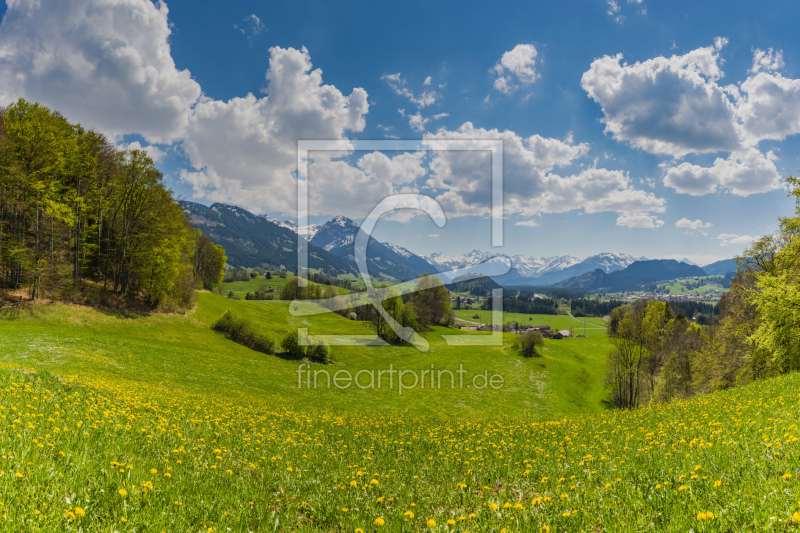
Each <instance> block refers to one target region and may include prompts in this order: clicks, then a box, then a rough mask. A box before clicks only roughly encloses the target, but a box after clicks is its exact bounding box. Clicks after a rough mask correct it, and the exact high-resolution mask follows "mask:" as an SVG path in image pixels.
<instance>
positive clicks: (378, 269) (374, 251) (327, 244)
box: [311, 216, 438, 281]
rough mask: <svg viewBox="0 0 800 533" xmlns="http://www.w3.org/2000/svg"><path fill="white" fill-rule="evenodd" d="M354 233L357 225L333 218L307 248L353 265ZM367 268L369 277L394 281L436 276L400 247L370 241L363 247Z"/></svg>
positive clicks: (340, 218) (425, 262) (317, 233)
mask: <svg viewBox="0 0 800 533" xmlns="http://www.w3.org/2000/svg"><path fill="white" fill-rule="evenodd" d="M358 230H359V226H358V224H356V223H355V222H353V221H352V220H350V219H349V218H347V217H344V216H337V217H334V218H333V219H331V220H329V221H328V222H326V223H325V224H322V225H321V226H319V228H317V230H316V232H315V234H314V237H313V238H312V239H311V244H312V245H314V246H317V247H319V248H322V249H323V250H325V251H327V252H329V253H331V254H333V255H335V256H337V257H339V258H341V259H343V260H345V261H347V262H348V263H350V264H352V265H355V256H354V255H353V254H354V247H355V242H356V235H358ZM367 267H368V268H369V273H370V275H372V276H375V277H379V278H383V279H387V280H398V281H399V280H407V279H414V278H416V277H419V276H421V275H422V274H436V273H437V272H438V269H437V268H436V267H435V266H433V265H432V264H430V263H429V262H428V261H426V260H425V259H424V258H422V257H420V256H418V255H416V254H414V253H412V252H410V251H408V250H406V249H405V248H403V247H402V246H397V245H395V244H390V243H383V242H380V241H378V240H376V239H373V238H372V237H370V239H369V242H368V244H367Z"/></svg>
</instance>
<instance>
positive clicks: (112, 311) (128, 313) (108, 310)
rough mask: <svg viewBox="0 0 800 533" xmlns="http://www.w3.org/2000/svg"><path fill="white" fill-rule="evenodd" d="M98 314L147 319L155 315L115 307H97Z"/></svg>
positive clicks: (148, 312)
mask: <svg viewBox="0 0 800 533" xmlns="http://www.w3.org/2000/svg"><path fill="white" fill-rule="evenodd" d="M95 309H96V310H97V312H98V313H102V314H104V315H106V316H109V317H112V318H126V319H134V318H147V317H149V316H150V315H152V314H153V313H152V312H150V311H143V310H139V309H137V310H134V309H116V308H113V307H95Z"/></svg>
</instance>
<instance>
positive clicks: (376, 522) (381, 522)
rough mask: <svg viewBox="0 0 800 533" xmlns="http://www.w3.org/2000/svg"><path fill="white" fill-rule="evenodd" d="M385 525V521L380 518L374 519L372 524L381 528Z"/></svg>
mask: <svg viewBox="0 0 800 533" xmlns="http://www.w3.org/2000/svg"><path fill="white" fill-rule="evenodd" d="M385 523H386V520H384V519H383V518H381V517H380V516H379V517H378V518H376V519H375V522H374V524H375V525H376V526H382V525H384V524H385Z"/></svg>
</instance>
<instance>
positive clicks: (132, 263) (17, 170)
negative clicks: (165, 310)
mask: <svg viewBox="0 0 800 533" xmlns="http://www.w3.org/2000/svg"><path fill="white" fill-rule="evenodd" d="M224 264H225V255H224V251H223V250H222V249H221V248H219V247H217V246H216V245H214V244H213V243H211V242H210V241H209V240H207V239H205V238H203V237H202V236H201V235H200V234H199V232H197V231H195V230H193V229H192V227H191V225H190V224H189V222H188V221H187V219H186V217H185V215H184V212H183V210H182V209H181V206H180V205H179V204H178V202H176V201H175V199H174V198H173V196H172V193H171V192H170V191H169V189H167V188H166V187H165V186H164V184H163V181H162V175H161V173H160V172H159V171H158V169H156V167H155V165H154V163H153V161H152V159H151V158H150V157H148V156H147V154H146V153H145V152H143V151H140V150H130V151H126V150H120V149H118V148H115V147H114V146H113V145H112V144H111V143H110V142H109V141H108V139H106V138H105V137H104V136H103V135H101V134H99V133H96V132H94V131H87V130H85V129H84V128H82V127H81V126H80V125H78V124H71V123H70V122H68V121H67V120H66V119H65V118H64V117H63V116H61V115H60V114H59V113H57V112H53V111H50V110H49V109H47V108H46V107H44V106H41V105H38V104H34V103H29V102H27V101H25V100H19V101H18V102H16V103H14V104H12V105H10V106H9V107H7V108H5V109H0V287H3V288H6V289H20V288H24V289H26V290H27V293H28V296H29V297H30V298H31V299H36V298H38V297H40V296H44V295H46V296H49V297H59V296H64V295H66V294H69V293H70V292H71V293H72V294H75V293H76V292H79V291H81V290H82V288H84V286H85V285H86V284H87V283H91V284H93V287H95V288H97V287H102V291H103V293H109V292H112V293H116V294H118V295H121V296H125V297H129V298H131V297H135V298H137V299H138V301H141V302H143V303H145V304H148V305H151V306H170V307H184V308H185V307H188V306H190V305H191V304H192V302H193V298H194V290H195V287H196V286H205V287H210V286H213V285H215V284H217V283H219V282H220V281H221V274H222V269H221V267H220V265H224Z"/></svg>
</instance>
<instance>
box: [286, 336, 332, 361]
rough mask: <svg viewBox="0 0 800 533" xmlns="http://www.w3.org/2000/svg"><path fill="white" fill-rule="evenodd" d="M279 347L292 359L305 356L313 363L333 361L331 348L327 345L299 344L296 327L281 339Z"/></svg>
mask: <svg viewBox="0 0 800 533" xmlns="http://www.w3.org/2000/svg"><path fill="white" fill-rule="evenodd" d="M281 348H282V349H283V351H284V353H285V354H286V355H287V356H288V357H290V358H292V359H303V358H304V357H307V358H308V359H309V360H310V361H313V362H315V363H322V364H324V365H327V364H330V363H332V362H333V359H332V358H331V350H330V348H328V346H326V345H324V344H321V345H316V346H303V345H302V344H300V342H299V339H298V336H297V329H292V330H290V331H289V333H287V334H286V336H285V337H284V338H283V339H282V340H281Z"/></svg>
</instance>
